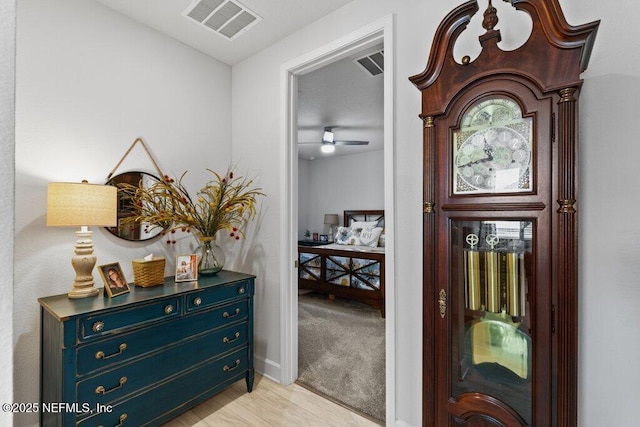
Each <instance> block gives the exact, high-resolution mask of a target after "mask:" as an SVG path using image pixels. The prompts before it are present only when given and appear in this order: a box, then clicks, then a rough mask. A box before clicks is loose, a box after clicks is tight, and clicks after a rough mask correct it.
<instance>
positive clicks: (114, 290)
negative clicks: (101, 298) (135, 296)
mask: <svg viewBox="0 0 640 427" xmlns="http://www.w3.org/2000/svg"><path fill="white" fill-rule="evenodd" d="M98 270H99V271H100V276H102V281H103V282H104V291H105V293H106V296H108V297H109V298H113V297H116V296H118V295H122V294H126V293H127V292H129V285H128V284H127V279H126V278H125V277H124V273H123V272H122V268H121V267H120V263H118V262H114V263H111V264H105V265H100V266H98Z"/></svg>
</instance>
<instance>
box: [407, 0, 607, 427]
mask: <svg viewBox="0 0 640 427" xmlns="http://www.w3.org/2000/svg"><path fill="white" fill-rule="evenodd" d="M485 1H486V0H482V2H483V3H484V4H485V5H486V4H487V3H485ZM505 1H507V0H505ZM510 3H511V6H512V7H515V8H516V9H517V10H519V11H521V12H523V13H527V14H528V15H529V17H530V18H531V20H532V22H533V26H532V32H531V35H530V37H529V38H528V40H527V41H526V42H525V43H524V44H523V45H522V46H521V47H519V48H517V49H515V50H511V51H503V50H502V49H500V47H499V46H498V43H499V42H500V41H501V35H500V30H499V29H498V28H499V24H498V14H497V11H496V9H495V8H494V7H493V5H492V4H491V0H488V5H487V8H486V10H485V11H484V19H483V27H484V28H485V29H486V32H485V33H484V34H483V35H481V36H480V37H479V43H480V44H481V47H482V50H481V53H480V54H479V56H478V57H477V58H475V59H473V60H471V59H470V58H469V57H468V56H465V57H463V58H454V55H453V48H454V44H455V42H456V40H457V38H458V36H459V35H460V33H461V32H462V31H463V30H465V28H466V26H467V25H468V23H469V21H470V19H471V17H472V16H473V15H474V14H475V13H476V12H478V10H479V5H478V2H477V1H475V0H474V1H469V2H467V3H464V4H462V5H461V6H459V7H458V8H456V9H455V10H453V11H452V12H451V13H450V14H449V15H448V16H447V17H445V19H444V20H443V21H442V23H441V24H440V26H439V27H438V30H437V32H436V35H435V39H434V42H433V45H432V48H431V54H430V56H429V60H428V63H427V67H426V69H425V70H424V71H423V72H422V73H421V74H418V75H416V76H413V77H410V80H411V82H412V83H413V84H415V85H416V86H417V88H418V89H419V90H420V91H421V92H422V113H421V115H420V117H421V118H422V120H423V122H424V237H423V239H424V278H423V281H424V284H423V290H424V318H423V330H424V336H423V348H424V352H423V353H424V356H423V423H424V425H426V426H436V427H441V426H463V425H464V426H541V427H547V426H575V425H576V423H577V371H578V370H577V360H576V358H577V348H578V342H577V332H578V327H577V320H578V318H577V317H578V307H577V301H578V299H577V293H578V280H577V272H578V268H577V258H578V257H577V255H578V249H577V237H578V230H577V224H578V221H577V200H576V186H577V183H578V180H577V176H576V171H577V166H576V161H577V158H576V157H577V156H576V153H577V146H578V124H577V107H578V95H579V91H580V87H581V85H582V80H581V79H580V73H581V72H583V71H584V70H585V69H586V68H587V64H588V62H589V56H590V53H591V50H592V46H593V43H594V39H595V36H596V32H597V29H598V25H599V22H593V23H590V24H586V25H581V26H571V25H569V24H568V23H567V22H566V20H565V18H564V15H563V13H562V10H561V8H560V5H559V4H558V2H557V0H511V1H510Z"/></svg>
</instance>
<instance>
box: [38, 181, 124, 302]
mask: <svg viewBox="0 0 640 427" xmlns="http://www.w3.org/2000/svg"><path fill="white" fill-rule="evenodd" d="M117 192H118V190H117V188H116V187H114V186H111V185H96V184H89V183H88V182H87V181H82V183H72V182H52V183H49V185H48V188H47V226H53V227H80V230H79V231H76V237H77V240H76V246H75V249H74V252H75V255H74V256H73V257H72V258H71V265H73V268H74V270H75V271H76V279H75V281H74V282H73V287H72V288H71V290H70V291H69V293H68V294H67V295H68V296H69V298H85V297H91V296H95V295H98V289H96V288H95V287H94V284H95V283H94V281H93V267H94V266H95V265H96V256H95V255H94V253H93V240H92V235H93V232H92V231H89V229H88V227H90V226H94V227H115V226H116V225H117V223H118V221H117V203H118V202H117Z"/></svg>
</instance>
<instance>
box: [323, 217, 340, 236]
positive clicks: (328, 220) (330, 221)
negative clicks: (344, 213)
mask: <svg viewBox="0 0 640 427" xmlns="http://www.w3.org/2000/svg"><path fill="white" fill-rule="evenodd" d="M324 223H325V224H327V225H328V226H329V241H330V242H333V227H334V226H336V225H338V214H324Z"/></svg>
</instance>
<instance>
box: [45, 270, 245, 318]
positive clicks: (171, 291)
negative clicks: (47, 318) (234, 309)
mask: <svg viewBox="0 0 640 427" xmlns="http://www.w3.org/2000/svg"><path fill="white" fill-rule="evenodd" d="M253 278H255V276H254V275H251V274H245V273H237V272H235V271H226V270H222V271H220V272H218V273H217V274H216V275H214V276H200V277H199V278H198V280H197V281H194V282H178V283H176V282H175V280H174V277H173V276H170V277H165V279H164V285H158V286H153V287H149V288H143V287H140V286H135V285H133V284H132V283H130V284H129V289H130V290H131V291H130V292H128V293H126V294H123V295H118V296H116V297H113V298H108V297H106V296H103V293H104V291H103V289H102V288H100V293H99V294H98V296H97V297H88V298H78V299H72V298H69V297H68V296H67V294H60V295H52V296H49V297H42V298H38V302H39V303H40V305H41V306H42V307H43V308H45V309H46V310H47V311H49V312H50V313H51V314H53V315H54V316H55V317H57V318H58V319H60V320H66V319H68V318H70V317H73V316H79V315H82V314H86V313H90V312H94V311H99V310H106V309H109V308H116V307H120V306H123V305H127V304H131V303H135V302H141V301H146V300H152V299H156V298H162V297H168V296H172V295H179V294H182V293H187V292H190V291H196V290H199V289H206V288H211V287H214V286H222V285H226V284H229V283H233V282H239V281H241V280H246V279H253Z"/></svg>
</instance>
